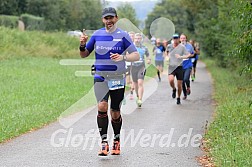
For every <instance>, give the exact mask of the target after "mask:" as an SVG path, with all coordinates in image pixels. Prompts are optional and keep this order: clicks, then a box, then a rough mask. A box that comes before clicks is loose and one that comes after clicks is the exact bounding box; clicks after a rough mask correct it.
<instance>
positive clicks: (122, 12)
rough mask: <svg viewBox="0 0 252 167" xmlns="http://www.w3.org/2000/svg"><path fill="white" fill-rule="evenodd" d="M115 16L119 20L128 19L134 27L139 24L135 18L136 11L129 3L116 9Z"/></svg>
mask: <svg viewBox="0 0 252 167" xmlns="http://www.w3.org/2000/svg"><path fill="white" fill-rule="evenodd" d="M117 15H118V16H119V18H126V19H129V20H130V21H131V22H132V23H133V24H134V25H135V26H136V27H138V26H139V23H140V22H139V20H137V18H136V11H135V9H134V8H133V7H132V6H131V5H130V4H129V3H124V4H123V5H122V6H120V7H118V8H117Z"/></svg>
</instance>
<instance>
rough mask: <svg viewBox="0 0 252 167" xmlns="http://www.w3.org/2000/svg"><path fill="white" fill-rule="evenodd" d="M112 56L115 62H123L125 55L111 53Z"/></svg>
mask: <svg viewBox="0 0 252 167" xmlns="http://www.w3.org/2000/svg"><path fill="white" fill-rule="evenodd" d="M110 54H111V55H110V58H111V59H112V60H113V61H115V62H118V61H122V60H123V55H119V54H118V53H110Z"/></svg>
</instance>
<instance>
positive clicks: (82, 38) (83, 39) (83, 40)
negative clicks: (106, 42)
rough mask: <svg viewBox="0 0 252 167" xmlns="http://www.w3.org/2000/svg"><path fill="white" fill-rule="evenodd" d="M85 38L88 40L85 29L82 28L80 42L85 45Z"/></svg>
mask: <svg viewBox="0 0 252 167" xmlns="http://www.w3.org/2000/svg"><path fill="white" fill-rule="evenodd" d="M87 40H88V36H87V34H86V33H85V29H83V33H82V34H81V36H80V44H81V45H85V44H86V43H87Z"/></svg>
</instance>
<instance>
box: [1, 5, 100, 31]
mask: <svg viewBox="0 0 252 167" xmlns="http://www.w3.org/2000/svg"><path fill="white" fill-rule="evenodd" d="M101 10H102V4H101V1H100V0H55V1H51V0H1V2H0V14H4V15H15V16H20V15H22V14H30V15H34V16H37V17H42V18H44V26H45V30H46V31H56V30H60V31H63V30H75V29H82V28H86V29H96V28H97V27H101V26H102V24H101Z"/></svg>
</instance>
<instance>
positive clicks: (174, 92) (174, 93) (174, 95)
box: [172, 89, 176, 98]
mask: <svg viewBox="0 0 252 167" xmlns="http://www.w3.org/2000/svg"><path fill="white" fill-rule="evenodd" d="M175 97H176V89H173V90H172V98H175Z"/></svg>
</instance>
